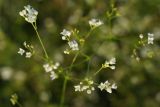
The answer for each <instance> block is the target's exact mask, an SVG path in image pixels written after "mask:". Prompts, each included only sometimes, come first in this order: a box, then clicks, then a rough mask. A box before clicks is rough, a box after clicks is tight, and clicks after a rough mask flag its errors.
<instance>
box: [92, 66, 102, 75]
mask: <svg viewBox="0 0 160 107" xmlns="http://www.w3.org/2000/svg"><path fill="white" fill-rule="evenodd" d="M102 69H103V67H101V68H100V69H99V70H98V71H97V72H95V73H94V76H96V75H97V74H98V73H99V72H100V71H101V70H102Z"/></svg>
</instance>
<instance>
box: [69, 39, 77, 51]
mask: <svg viewBox="0 0 160 107" xmlns="http://www.w3.org/2000/svg"><path fill="white" fill-rule="evenodd" d="M68 45H69V47H70V48H71V49H72V50H73V51H75V50H79V47H78V43H77V42H76V41H75V40H72V41H69V42H68Z"/></svg>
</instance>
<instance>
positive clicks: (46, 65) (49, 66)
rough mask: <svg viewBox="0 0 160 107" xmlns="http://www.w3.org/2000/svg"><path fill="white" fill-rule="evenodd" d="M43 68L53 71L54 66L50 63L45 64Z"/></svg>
mask: <svg viewBox="0 0 160 107" xmlns="http://www.w3.org/2000/svg"><path fill="white" fill-rule="evenodd" d="M43 68H44V69H45V71H46V72H51V71H52V70H53V68H52V66H51V65H49V64H44V65H43Z"/></svg>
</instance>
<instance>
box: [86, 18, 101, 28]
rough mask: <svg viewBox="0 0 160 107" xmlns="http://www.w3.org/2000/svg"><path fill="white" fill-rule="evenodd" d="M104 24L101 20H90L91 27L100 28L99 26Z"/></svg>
mask: <svg viewBox="0 0 160 107" xmlns="http://www.w3.org/2000/svg"><path fill="white" fill-rule="evenodd" d="M102 24H103V22H102V21H101V20H99V19H94V18H93V19H91V20H89V25H90V26H91V27H93V28H94V27H98V26H100V25H102Z"/></svg>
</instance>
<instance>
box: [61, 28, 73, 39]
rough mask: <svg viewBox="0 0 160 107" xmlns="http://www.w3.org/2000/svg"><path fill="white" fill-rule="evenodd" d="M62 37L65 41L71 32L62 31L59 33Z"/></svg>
mask: <svg viewBox="0 0 160 107" xmlns="http://www.w3.org/2000/svg"><path fill="white" fill-rule="evenodd" d="M60 34H61V35H63V36H62V40H67V38H69V37H70V36H71V32H70V31H68V30H66V29H63V31H62V32H61V33H60Z"/></svg>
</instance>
